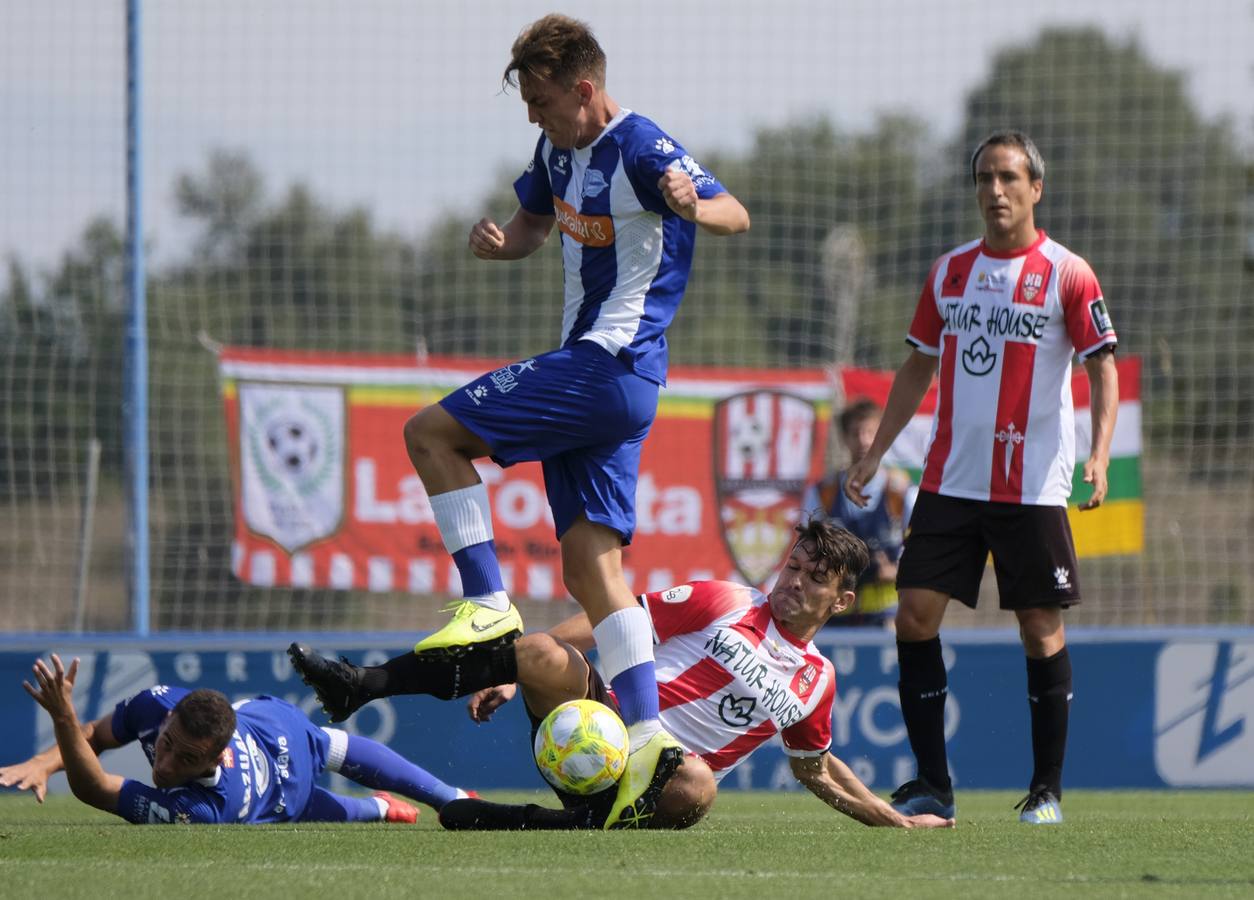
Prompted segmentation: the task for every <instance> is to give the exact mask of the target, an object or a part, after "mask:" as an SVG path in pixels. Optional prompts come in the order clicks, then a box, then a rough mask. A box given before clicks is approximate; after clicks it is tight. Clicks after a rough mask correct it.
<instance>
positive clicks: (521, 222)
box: [470, 206, 557, 259]
mask: <svg viewBox="0 0 1254 900" xmlns="http://www.w3.org/2000/svg"><path fill="white" fill-rule="evenodd" d="M556 221H557V219H556V217H554V216H544V215H539V214H537V213H533V212H529V211H528V210H525V209H523V208H522V207H521V206H520V207H518V210H517V212H515V213H514V215H513V217H512V218H510V220H509V221H508V222H506V223H505V224H504V225H497V224H496V223H495V222H493V221H492V220H491V219H488V218H483V219H480V220H479V221H478V222H476V223H475V224H474V227H472V228H471V229H470V252H471V253H473V254H474V255H475V256H477V257H479V258H480V259H522V258H523V257H524V256H530V255H531V254H532V253H535V252H536V251H537V250H539V249H540V247H541V246H542V245H543V244H544V242H545V241H546V240H548V237H549V232H550V231H552V230H553V223H554V222H556Z"/></svg>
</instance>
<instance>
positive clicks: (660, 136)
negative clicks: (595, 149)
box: [623, 123, 727, 215]
mask: <svg viewBox="0 0 1254 900" xmlns="http://www.w3.org/2000/svg"><path fill="white" fill-rule="evenodd" d="M650 126H651V127H644V126H643V125H642V126H641V127H639V128H637V129H635V130H634V131H633V132H632V135H631V139H630V140H628V141H626V142H624V145H623V163H624V170H625V172H626V174H627V178H628V180H629V181H630V182H631V186H632V187H633V188H634V189H635V191H636V197H637V198H638V199H639V200H640V205H641V206H643V207H644V208H645V209H647V210H649V212H655V213H657V214H658V215H674V213H673V212H672V211H671V208H670V207H669V206H667V205H666V201H665V200H664V199H662V192H661V191H660V190H659V189H658V186H657V183H658V181H659V180H660V179H661V177H662V175H663V173H665V172H666V171H667V170H668V169H678V170H680V171H681V172H686V173H688V177H689V178H691V179H692V186H693V187H695V188H696V189H697V196H698V197H700V198H701V199H703V200H708V199H710V198H711V197H715V196H717V195H719V194H726V193H727V188H725V187H723V185H722V183H721V182H719V180H718V178H716V177H715V176H714V173H713V172H710V171H707V170H706V169H705V168H704V167H702V165H701V164H700V163H699V162H697V161H696V160H695V159H693V158H692V156H691V155H689V153H688V151H687V150H685V149H684V148H683V147H681V146H680V144H679V142H678V141H676V140H675V139H674V138H672V137H670V136H669V135H667V134H666V133H664V132H663V131H662V130H661V129H660V128H658V127H656V126H653V125H652V124H651V123H650Z"/></svg>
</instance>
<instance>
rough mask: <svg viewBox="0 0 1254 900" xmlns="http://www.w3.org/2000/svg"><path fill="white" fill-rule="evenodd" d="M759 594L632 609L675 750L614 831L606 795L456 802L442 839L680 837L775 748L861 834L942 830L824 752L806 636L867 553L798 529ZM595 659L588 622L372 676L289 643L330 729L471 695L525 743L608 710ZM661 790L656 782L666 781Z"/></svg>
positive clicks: (819, 691) (688, 596) (818, 681)
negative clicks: (397, 707) (454, 834)
mask: <svg viewBox="0 0 1254 900" xmlns="http://www.w3.org/2000/svg"><path fill="white" fill-rule="evenodd" d="M797 531H798V535H799V537H798V540H797V543H796V544H795V546H794V547H793V549H792V552H791V554H790V555H789V557H788V561H787V563H786V564H785V566H784V569H783V571H782V572H781V573H780V576H779V579H778V580H777V582H776V584H775V587H774V588H773V589H772V590H771V592H770V594H769V595H766V596H763V595H762V594H761V593H759V592H758V591H756V590H754V589H752V588H749V587H745V586H743V585H739V584H733V583H731V582H724V581H704V582H694V583H692V584H684V585H679V586H678V587H673V588H671V589H669V590H665V591H658V592H655V593H649V594H644V595H642V596H641V597H640V598H639V602H640V604H641V606H642V607H643V608H644V610H645V611H646V612H647V613H648V615H649V618H650V620H651V623H652V628H653V632H654V634H655V635H656V638H657V641H658V644H657V647H656V658H657V672H658V692H659V700H660V706H661V717H662V725H663V727H665V728H666V730H667V731H668V732H670V733H671V734H673V735H674V736H675V737H676V738H677V739H678V740H679V741H680V742H681V743H682V744H683V745H684V748H685V749H686V750H687V753H688V755H687V756H685V757H682V758H681V761H678V765H677V768H676V767H675V766H672V767H671V769H670V772H673V773H674V774H673V775H670V776H669V777H668V778H663V779H655V780H654V783H653V784H651V785H650V789H649V791H647V792H646V794H645V797H644V798H643V799H644V804H645V805H644V807H643V808H642V809H639V810H638V811H637V815H636V816H635V817H634V818H633V819H632V820H631V821H630V822H628V823H623V822H622V821H621V820H617V819H614V820H608V819H607V817H608V814H609V811H610V808H611V806H612V804H613V800H614V795H615V790H614V789H610V790H607V791H604V792H602V794H601V795H594V796H593V797H591V798H588V797H578V796H575V795H571V794H563V793H562V792H560V791H559V792H558V796H559V797H560V798H561V800H562V805H563V809H561V810H554V809H546V808H543V807H539V806H536V805H534V804H533V805H527V806H504V805H501V804H494V803H488V802H486V801H483V800H478V799H472V800H470V801H466V800H457V801H454V802H451V803H449V804H447V805H445V806H444V808H443V809H442V810H441V812H440V821H441V823H442V824H443V825H444V826H445V827H446V828H455V829H463V828H474V829H556V828H597V827H607V828H608V827H624V826H626V827H637V828H639V827H653V828H682V827H686V826H688V825H691V824H693V823H694V822H696V821H697V820H699V819H700V818H701V817H702V816H703V815H704V814H705V813H706V811H707V810H708V809H709V808H710V805H711V804H712V803H713V802H714V798H715V795H716V793H717V784H718V782H719V781H720V780H721V779H722V778H723V777H724V776H725V775H726V774H727V773H728V772H730V771H731V770H732V769H733V768H734V767H735V766H736V765H738V764H739V763H741V762H743V761H744V759H745V758H746V757H748V756H749V754H750V753H752V752H753V751H754V750H755V749H756V748H757V747H759V746H761V745H762V744H764V743H766V742H767V741H768V740H770V739H771V738H772V737H773V736H774V735H775V734H777V733H778V734H780V735H781V736H782V738H783V742H784V749H785V752H786V753H787V754H788V756H789V757H790V763H791V767H792V771H793V774H794V775H795V776H796V777H797V780H798V781H800V782H801V783H802V784H803V785H804V786H805V787H806V788H808V789H809V790H810V791H811V792H812V793H813V794H814V795H815V796H817V797H818V798H819V799H820V800H822V801H823V802H824V803H827V804H828V805H830V806H832V807H833V808H835V809H836V810H838V811H839V812H842V813H844V814H846V815H848V816H851V817H853V818H854V819H857V820H858V821H859V822H863V823H865V824H867V825H894V826H900V827H906V828H912V827H913V828H918V827H943V826H947V825H952V824H953V820H952V819H942V818H939V817H937V816H932V815H922V816H903V815H901V814H900V813H898V812H896V811H895V810H894V809H893V808H892V807H891V806H890V805H889V804H888V803H886V802H885V801H883V800H881V799H879V798H878V797H876V796H875V795H874V794H872V793H871V791H870V790H869V789H868V788H867V787H866V786H865V785H864V784H862V782H860V781H859V780H858V779H857V777H856V776H855V775H854V774H853V772H851V771H850V770H849V768H848V767H847V766H846V765H845V764H844V763H842V762H841V761H840V760H839V759H837V758H836V757H835V756H833V755H832V754H831V753H830V752H828V747H829V746H830V745H831V740H832V701H833V698H834V697H835V692H836V680H835V672H834V670H833V668H832V664H831V663H830V662H828V661H827V660H826V659H824V658H823V657H822V656H821V655H820V654H819V652H818V648H817V647H815V645H814V643H813V640H812V639H813V638H814V636H815V634H816V633H817V632H818V630H819V629H820V628H821V627H822V626H823V624H824V623H825V622H827V620H828V618H829V617H830V616H832V615H833V614H834V613H836V612H839V611H840V610H842V609H845V608H846V607H847V606H848V605H849V604H850V603H852V602H853V599H854V586H855V585H856V583H857V579H858V575H859V574H860V573H861V572H862V570H863V569H864V568H866V565H867V560H868V558H867V550H866V546H865V545H864V544H863V543H862V541H860V540H859V539H858V538H856V537H854V536H853V535H852V534H850V533H849V532H848V531H846V530H844V529H843V528H838V527H836V526H834V525H832V524H830V523H828V522H823V521H812V522H809V523H807V524H805V525H802V526H799V527H798V529H797ZM592 647H593V636H592V629H591V627H590V626H589V624H588V618H587V616H586V615H578V616H575V617H574V618H572V619H569V620H567V621H566V622H563V623H562V624H560V625H558V626H557V627H556V628H554V629H553V630H552V632H548V633H545V632H538V633H533V634H528V635H525V636H524V637H522V638H520V639H519V640H518V641H517V642H515V643H514V644H511V645H506V646H500V647H495V648H491V649H484V650H471V651H470V652H468V653H466V654H465V655H463V656H461V657H455V658H444V659H430V658H427V657H423V656H418V655H415V654H413V653H408V654H404V655H402V656H399V657H397V658H395V659H392V660H389V661H388V662H386V663H384V664H383V665H382V666H377V667H360V666H354V665H352V664H350V663H348V662H347V661H335V660H330V659H326V658H324V657H322V656H319V655H318V654H316V653H314V652H313V651H312V650H311V649H309V648H308V647H306V646H304V645H301V644H293V645H292V646H291V648H290V649H289V651H288V652H289V653H290V654H291V656H292V661H293V663H294V664H295V666H296V669H297V671H299V672H300V673H301V675H302V677H304V679H305V680H306V683H308V684H309V685H311V686H312V687H313V688H314V690H315V691H317V693H318V698H319V699H320V700H321V701H322V703H323V704H324V708H325V709H326V711H327V712H328V714H329V715H330V716H331V717H332V720H333V721H342V720H344V719H346V718H348V716H350V715H351V714H352V713H353V712H354V711H355V710H357V709H358V708H359V707H361V706H362V705H363V704H365V703H369V702H370V701H371V700H374V699H377V698H379V697H387V696H392V695H395V694H415V693H419V694H432V695H434V696H437V697H441V698H444V699H451V698H453V697H460V696H467V695H472V696H471V699H470V705H469V707H470V716H471V718H472V719H474V720H476V721H479V722H483V721H487V720H488V719H489V718H490V717H491V715H492V713H493V712H494V711H495V710H496V709H497V708H498V707H500V706H501V704H503V703H505V702H507V701H508V700H509V699H510V698H512V697H513V696H514V693H515V690H516V686H517V687H521V688H522V693H523V702H524V703H525V704H526V708H527V714H528V715H529V716H530V718H531V722H532V733H533V735H534V732H535V727H536V725H537V724H538V723H539V722H540V720H541V719H542V718H543V717H544V715H545V714H546V713H548V712H549V711H550V710H551V709H553V708H554V707H555V706H557V705H558V704H560V703H563V702H565V701H567V700H573V699H577V698H583V697H587V698H591V699H593V700H598V701H600V702H602V703H606V704H608V705H609V706H611V707H615V706H616V701H615V698H614V696H613V694H612V693H610V692H609V691H608V690H607V689H606V687H605V684H604V682H603V681H602V680H601V677H600V675H599V674H598V673H597V671H596V669H595V668H593V666H592V665H591V664H590V663H589V661H588V658H587V656H586V655H585V653H586V652H587V651H588V650H590V649H591V648H592ZM668 775H669V773H668Z"/></svg>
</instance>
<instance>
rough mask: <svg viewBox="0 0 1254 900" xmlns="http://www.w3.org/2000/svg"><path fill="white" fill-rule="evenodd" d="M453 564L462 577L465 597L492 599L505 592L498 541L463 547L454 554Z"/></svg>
mask: <svg viewBox="0 0 1254 900" xmlns="http://www.w3.org/2000/svg"><path fill="white" fill-rule="evenodd" d="M453 562H454V563H456V564H457V572H458V574H459V575H461V577H462V596H463V597H490V596H492V595H493V594H495V593H496V592H497V591H503V590H505V582H504V581H503V580H502V579H501V564H500V562H498V561H497V558H496V541H482V542H480V543H478V544H471V545H470V546H469V547H463V548H462V549H460V550H458V551H457V552H456V553H454V554H453Z"/></svg>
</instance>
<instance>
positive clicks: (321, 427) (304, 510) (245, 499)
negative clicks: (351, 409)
mask: <svg viewBox="0 0 1254 900" xmlns="http://www.w3.org/2000/svg"><path fill="white" fill-rule="evenodd" d="M344 405H345V404H344V391H343V389H342V388H339V387H321V386H308V385H295V384H257V383H241V384H240V386H239V410H240V448H239V453H240V469H239V471H240V476H241V481H242V485H241V487H242V490H241V492H240V493H241V502H242V505H243V508H244V521H245V523H246V524H247V525H248V527H249V528H250V529H252V531H254V532H255V533H257V534H259V535H262V536H264V537H268V538H270V539H271V540H273V541H274V542H275V543H276V544H278V545H279V546H280V547H282V548H283V549H284V550H286V551H287V552H289V553H291V552H293V551H295V550H298V549H300V548H301V547H304V546H305V545H307V544H310V543H312V542H313V541H316V540H319V539H321V538H324V537H328V536H330V535H332V534H334V533H335V531H336V530H337V529H338V528H339V526H340V522H341V519H342V518H343V513H344V465H345V462H344V461H345V459H346V458H347V447H346V446H345V443H346V441H345V438H344V429H345V415H344Z"/></svg>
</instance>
